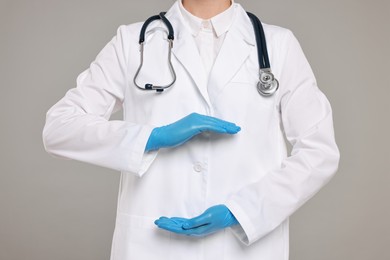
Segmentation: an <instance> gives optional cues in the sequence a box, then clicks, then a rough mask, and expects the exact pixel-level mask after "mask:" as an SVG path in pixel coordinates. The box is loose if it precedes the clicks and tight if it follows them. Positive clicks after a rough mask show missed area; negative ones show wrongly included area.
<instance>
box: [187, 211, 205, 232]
mask: <svg viewBox="0 0 390 260" xmlns="http://www.w3.org/2000/svg"><path fill="white" fill-rule="evenodd" d="M210 222H211V219H210V216H209V214H204V213H203V214H201V215H199V216H198V217H195V218H192V219H189V220H188V221H186V222H185V223H183V229H186V230H187V229H194V228H199V227H201V226H205V225H208V224H210Z"/></svg>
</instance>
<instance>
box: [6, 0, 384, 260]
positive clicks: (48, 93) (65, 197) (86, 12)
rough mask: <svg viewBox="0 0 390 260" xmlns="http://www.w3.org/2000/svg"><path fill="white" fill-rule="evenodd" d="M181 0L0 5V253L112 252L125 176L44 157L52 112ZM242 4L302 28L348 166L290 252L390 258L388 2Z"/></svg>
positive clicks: (309, 258) (339, 258)
mask: <svg viewBox="0 0 390 260" xmlns="http://www.w3.org/2000/svg"><path fill="white" fill-rule="evenodd" d="M173 2H174V1H173V0H147V1H131V0H111V1H102V0H84V1H81V0H66V1H60V0H8V1H7V0H1V1H0V37H1V41H0V46H1V48H0V85H1V94H0V98H1V100H0V101H1V102H0V106H1V109H0V113H1V128H0V138H1V140H0V141H1V142H0V143H1V146H0V152H1V154H0V160H1V164H0V174H1V175H0V259H2V260H3V259H4V260H13V259H18V260H19V259H29V260H35V259H36V260H38V259H39V260H42V259H56V260H61V259H67V260H69V259H83V260H88V259H91V260H92V259H93V260H99V259H102V260H103V259H108V258H109V252H110V246H111V238H112V232H113V228H114V219H115V210H116V199H117V191H118V183H119V173H118V172H115V171H111V170H108V169H104V168H99V167H97V166H93V165H87V164H83V163H80V162H77V161H70V160H60V159H54V158H52V157H50V156H49V155H48V154H46V153H45V151H44V149H43V145H42V139H41V133H42V128H43V125H44V120H45V113H46V111H47V110H48V109H49V108H50V107H51V106H52V105H53V104H54V103H55V102H57V100H59V99H60V98H61V97H62V96H63V95H64V94H65V92H66V90H68V89H69V88H72V87H74V86H75V80H76V77H77V75H78V74H79V73H80V72H81V71H83V70H84V69H85V68H87V67H88V66H89V64H90V62H91V61H92V60H93V59H94V58H95V56H96V55H97V53H98V52H99V51H100V50H101V49H102V48H103V46H104V45H105V44H106V43H107V42H108V41H109V40H110V39H111V37H112V36H114V35H115V33H116V29H117V27H118V26H119V25H121V24H128V23H132V22H135V21H141V20H144V19H145V18H147V17H149V16H150V15H152V14H154V13H157V12H158V11H160V10H166V9H168V8H169V7H170V5H171V4H172V3H173ZM237 2H239V3H241V4H242V5H243V6H244V8H246V9H247V10H250V11H252V12H255V13H256V14H258V16H260V17H261V18H262V20H263V21H264V22H266V23H270V24H276V25H280V26H283V27H287V28H290V29H291V30H292V31H293V32H294V33H295V35H296V36H297V38H298V39H299V41H300V43H301V45H302V47H303V49H304V51H305V53H306V55H307V58H308V59H309V61H310V63H311V65H312V67H313V70H314V72H315V74H316V76H317V80H318V83H319V86H320V88H321V89H322V91H323V92H324V93H325V94H326V95H327V96H328V98H329V100H330V101H331V103H332V107H333V111H334V123H335V131H336V139H337V142H338V145H339V147H340V150H341V163H340V168H339V171H338V174H337V175H336V177H335V178H334V179H333V180H332V181H331V182H330V183H329V184H328V185H327V186H326V187H325V188H324V189H322V190H321V191H320V192H319V193H318V194H317V195H316V196H315V197H314V198H313V199H312V200H311V201H310V202H308V203H307V204H306V205H305V206H303V207H302V208H301V209H300V210H299V211H298V212H297V213H296V214H295V215H293V217H292V219H291V259H292V260H313V259H319V260H322V259H323V260H325V259H326V260H328V259H332V260H346V259H354V260H363V259H365V260H366V259H376V260H381V259H383V260H386V259H390V252H389V250H388V246H389V245H390V225H389V222H388V221H389V219H390V214H389V213H390V207H389V195H390V192H389V184H390V180H389V178H390V177H389V172H390V171H389V164H388V161H389V159H390V156H389V155H390V154H389V151H388V147H389V145H390V143H389V137H388V134H389V130H390V129H389V112H390V111H389V107H388V105H387V102H386V101H387V100H388V97H389V94H390V93H389V87H390V84H389V83H390V77H389V74H390V71H389V69H390V64H389V60H390V55H389V46H390V29H389V25H390V19H389V17H390V2H389V1H388V0H382V1H381V0H365V1H363V0H342V1H340V0H327V1H324V0H311V1H306V0H296V1H282V0H273V1H263V0H261V1H249V0H241V1H240V0H237ZM120 117H121V116H120V115H118V114H116V115H114V118H120Z"/></svg>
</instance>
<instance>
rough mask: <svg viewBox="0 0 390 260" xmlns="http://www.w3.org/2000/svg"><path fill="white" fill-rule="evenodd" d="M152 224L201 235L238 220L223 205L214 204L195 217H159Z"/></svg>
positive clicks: (181, 232)
mask: <svg viewBox="0 0 390 260" xmlns="http://www.w3.org/2000/svg"><path fill="white" fill-rule="evenodd" d="M154 224H156V225H157V226H158V227H159V228H162V229H165V230H168V231H170V232H174V233H177V234H181V235H188V236H199V237H201V236H207V235H209V234H211V233H214V232H216V231H218V230H221V229H224V228H227V227H230V226H233V225H236V224H238V221H237V219H236V218H235V217H234V216H233V214H232V213H231V212H230V210H229V209H228V208H227V207H226V206H225V205H216V206H213V207H210V208H208V209H207V210H206V211H205V212H203V214H201V215H199V216H197V217H195V218H191V219H187V218H178V217H173V218H167V217H161V218H159V219H158V220H156V221H155V222H154Z"/></svg>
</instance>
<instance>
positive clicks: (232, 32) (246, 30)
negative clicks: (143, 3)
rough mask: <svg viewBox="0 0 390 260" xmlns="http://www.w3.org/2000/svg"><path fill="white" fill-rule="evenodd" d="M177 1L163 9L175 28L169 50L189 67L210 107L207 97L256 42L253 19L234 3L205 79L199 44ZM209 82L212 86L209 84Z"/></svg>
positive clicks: (218, 88) (229, 76)
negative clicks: (217, 50)
mask: <svg viewBox="0 0 390 260" xmlns="http://www.w3.org/2000/svg"><path fill="white" fill-rule="evenodd" d="M178 1H180V0H178ZM178 1H176V2H175V4H173V6H172V7H171V8H170V9H169V10H168V12H167V13H166V17H167V18H168V19H169V21H170V22H171V24H172V26H173V28H174V31H175V41H174V44H173V48H172V53H173V54H174V55H175V57H176V58H177V59H178V61H179V62H180V63H181V64H182V65H183V66H184V68H185V69H186V70H187V71H188V73H189V75H190V76H191V78H192V79H193V81H194V82H195V84H196V86H197V87H198V89H199V91H200V93H201V95H202V96H203V98H204V99H205V101H206V103H207V104H208V106H209V107H210V108H211V107H212V104H211V99H210V97H212V99H214V97H216V96H217V95H218V94H219V92H220V91H222V90H223V88H224V87H225V85H226V84H227V83H228V82H229V81H230V80H231V79H232V77H233V76H234V75H235V74H236V72H237V71H238V70H239V69H240V67H241V66H242V64H243V63H244V61H245V60H246V58H247V57H248V56H249V54H250V52H251V51H252V49H253V46H255V42H256V40H255V36H254V32H253V27H252V23H251V21H250V19H249V17H248V15H247V14H246V12H245V10H244V9H243V8H242V7H241V5H240V4H237V3H236V4H235V5H236V11H235V14H234V17H233V19H232V23H231V26H230V28H229V31H228V32H227V34H226V37H225V39H224V42H223V44H222V47H221V49H220V51H219V54H218V56H217V58H216V61H215V63H214V66H213V68H212V70H211V72H210V78H209V81H207V76H206V73H205V71H204V70H203V69H201V68H202V67H203V63H202V60H201V57H200V55H199V52H198V48H197V46H196V43H195V41H194V39H193V36H192V34H191V31H190V30H189V28H188V26H186V22H185V19H184V17H183V15H182V14H181V11H180V7H179V2H178ZM208 86H211V87H210V88H208ZM208 89H209V91H208Z"/></svg>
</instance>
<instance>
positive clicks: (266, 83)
mask: <svg viewBox="0 0 390 260" xmlns="http://www.w3.org/2000/svg"><path fill="white" fill-rule="evenodd" d="M278 88H279V82H278V80H277V79H275V77H274V74H272V72H271V70H270V69H260V79H259V82H258V83H257V91H258V92H259V93H260V95H262V96H265V97H268V96H271V95H273V94H274V93H275V92H276V91H277V90H278Z"/></svg>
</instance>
